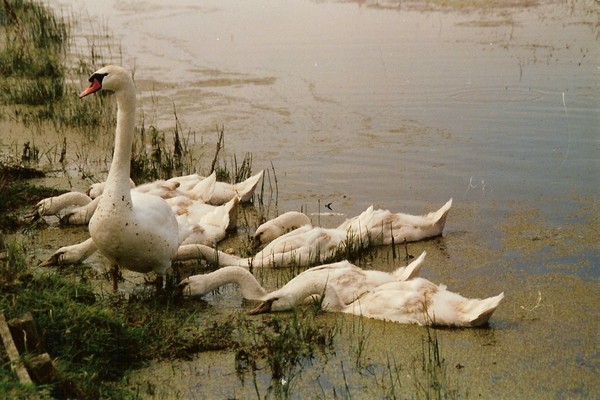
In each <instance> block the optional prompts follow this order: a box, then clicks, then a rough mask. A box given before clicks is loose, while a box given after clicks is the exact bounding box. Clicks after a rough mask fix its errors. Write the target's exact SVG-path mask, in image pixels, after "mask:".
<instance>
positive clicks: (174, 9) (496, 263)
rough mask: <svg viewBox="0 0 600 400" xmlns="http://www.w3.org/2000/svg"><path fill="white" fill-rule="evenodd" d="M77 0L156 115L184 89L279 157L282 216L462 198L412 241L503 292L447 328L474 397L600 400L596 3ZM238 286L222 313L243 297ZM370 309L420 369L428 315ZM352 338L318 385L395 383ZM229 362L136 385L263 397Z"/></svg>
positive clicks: (209, 136)
mask: <svg viewBox="0 0 600 400" xmlns="http://www.w3.org/2000/svg"><path fill="white" fill-rule="evenodd" d="M62 3H63V4H65V5H67V6H71V7H73V8H76V9H77V10H80V9H81V10H82V12H83V14H89V16H90V17H91V18H92V20H94V21H96V22H98V23H100V24H102V25H106V26H107V28H108V29H109V30H110V31H112V33H113V34H114V35H115V36H116V38H117V39H118V40H119V41H120V43H121V46H122V59H123V63H124V64H125V65H128V66H130V67H132V66H135V71H136V72H135V78H136V82H137V85H138V89H139V90H140V95H141V97H142V101H141V107H142V108H143V109H144V112H146V113H147V114H148V115H153V116H154V117H153V118H154V121H153V123H155V124H157V125H158V126H160V127H164V128H170V127H171V126H172V123H173V115H172V110H173V105H174V104H175V106H176V108H177V113H178V118H179V120H180V122H181V123H182V124H183V126H184V129H192V130H194V131H197V132H200V133H201V137H202V140H206V141H211V140H213V137H214V136H213V135H214V134H213V132H214V126H215V125H217V124H219V125H221V124H222V125H224V127H225V132H226V146H227V147H226V150H227V151H228V152H229V153H236V154H238V155H240V154H243V153H245V152H250V153H252V154H253V160H254V169H255V170H257V169H260V168H270V166H271V163H273V165H274V167H275V170H276V172H277V176H278V187H279V199H278V200H279V202H278V205H279V209H280V211H287V210H292V209H299V208H300V207H305V208H306V209H308V210H309V211H311V212H318V211H319V210H318V208H319V204H320V205H321V208H322V207H323V205H324V204H326V203H332V208H333V210H334V211H335V212H337V213H339V214H341V215H340V216H339V217H338V219H341V218H344V217H345V216H352V215H356V214H358V213H359V212H361V211H362V210H364V209H365V208H366V207H367V206H368V205H370V204H375V205H376V206H378V207H383V208H389V209H391V210H395V211H405V212H411V213H421V212H425V211H429V210H431V209H434V208H437V207H439V206H440V205H442V204H443V203H444V202H445V201H446V200H447V199H448V198H450V197H452V198H454V207H453V211H452V212H451V214H450V218H449V220H448V224H447V228H446V231H445V235H444V237H443V238H440V239H436V240H433V241H428V242H425V243H419V244H415V245H411V246H410V247H409V249H410V252H411V253H412V254H415V255H416V254H419V253H420V251H421V250H424V249H425V250H427V251H428V254H429V255H428V261H427V267H426V269H425V270H424V271H423V275H424V276H426V277H428V278H430V279H432V280H434V281H436V282H444V283H446V284H447V285H448V286H449V287H450V288H451V289H453V290H456V291H459V292H461V293H462V294H464V295H466V296H471V297H484V296H489V295H495V294H497V293H499V292H501V291H504V292H505V294H506V298H505V300H504V302H503V303H502V305H501V306H500V308H499V309H498V311H497V312H496V313H495V314H494V317H493V318H492V321H491V328H490V329H486V330H475V331H440V332H439V335H440V337H441V341H442V346H443V347H442V349H443V352H444V356H445V357H446V358H447V359H448V360H449V362H450V364H449V365H450V366H451V370H452V371H451V374H452V377H453V379H456V381H457V382H458V385H459V387H460V388H461V390H462V391H466V392H468V395H469V397H479V396H482V397H484V398H492V397H494V398H518V397H528V398H564V397H567V398H593V397H599V396H600V387H599V384H598V383H597V379H596V378H597V373H598V367H599V366H600V362H599V359H600V353H599V338H598V326H599V325H598V323H599V319H600V318H599V315H598V307H597V304H598V301H599V300H600V286H599V282H598V277H599V276H600V252H599V250H598V244H597V240H598V239H597V238H598V236H599V233H600V232H599V229H598V226H599V225H598V223H599V222H600V221H599V215H600V214H599V210H598V200H597V199H598V198H599V196H598V195H599V193H598V188H599V184H600V176H599V171H600V161H599V160H600V157H598V154H599V150H600V143H599V138H600V134H599V133H600V132H599V126H600V112H599V110H598V108H599V107H598V106H599V104H600V103H599V101H600V89H599V87H598V82H599V77H600V70H599V65H600V62H599V61H600V60H599V54H598V45H597V39H598V32H599V26H598V17H597V3H594V2H592V1H572V2H571V1H567V2H552V1H550V2H543V3H544V4H541V5H538V4H534V3H533V2H527V4H524V5H523V6H520V5H519V4H518V2H510V4H512V5H513V6H510V7H505V6H503V5H504V3H503V2H495V4H499V5H500V6H499V7H488V6H485V7H483V8H468V7H466V6H465V7H460V6H459V7H455V8H450V9H443V10H435V9H430V8H431V7H429V6H424V5H423V4H421V3H417V2H401V3H400V4H401V5H400V6H393V5H391V6H390V5H389V3H388V2H386V3H384V4H383V6H378V7H372V6H369V4H371V2H366V3H365V2H358V3H355V2H334V1H325V2H314V1H309V0H296V1H288V2H276V1H257V0H252V1H244V2H235V1H205V2H201V3H199V2H197V1H193V0H177V1H172V2H170V3H168V4H167V3H165V2H162V1H158V0H148V1H142V2H121V1H105V2H97V1H73V2H70V1H63V2H62ZM461 4H462V3H461ZM82 29H85V27H82ZM336 222H338V221H337V220H336V218H329V219H327V218H325V217H323V219H322V220H321V223H322V224H324V225H333V224H334V223H336ZM48 251H50V250H49V249H48ZM388 260H389V259H388ZM97 262H99V263H100V262H101V260H98V261H97ZM374 267H376V268H381V269H386V268H387V269H389V268H391V266H390V264H389V262H386V261H380V262H379V263H376V265H374ZM237 298H239V293H237V292H236V291H235V290H232V291H230V292H226V293H224V294H221V295H219V296H213V297H210V298H209V299H208V300H207V301H208V307H209V308H212V309H214V311H215V312H216V313H217V312H218V313H227V312H230V310H238V311H239V310H243V309H244V308H245V305H244V304H242V303H240V302H239V301H237V300H236V299H237ZM232 312H234V311H232ZM328 318H330V319H328ZM337 318H340V317H336V316H331V317H327V318H325V321H324V323H329V322H331V321H332V320H333V321H334V322H335V321H336V319H337ZM365 324H366V326H367V329H368V330H369V331H370V332H371V335H370V336H369V337H370V339H369V344H368V347H367V348H368V349H369V358H370V359H372V361H373V363H374V364H375V365H378V366H382V365H385V363H386V356H387V355H389V353H390V349H394V350H393V351H392V353H393V354H394V357H396V358H397V359H398V360H399V362H400V363H402V364H403V365H405V366H406V365H410V364H411V360H412V357H414V355H415V354H416V350H418V349H419V348H420V340H421V337H422V335H423V333H424V332H423V330H422V329H421V328H418V327H404V326H390V324H383V323H379V322H370V321H367V322H365ZM341 337H344V336H343V335H342V336H341ZM346 339H348V340H347V341H343V340H342V341H341V343H338V344H337V345H336V346H338V348H337V350H336V354H337V356H336V357H337V358H333V359H326V360H320V361H319V362H315V363H314V364H313V365H307V366H306V369H305V373H304V374H303V377H302V378H301V379H300V380H299V381H297V382H296V384H297V388H298V393H302V395H299V396H300V397H299V398H305V397H306V396H307V395H308V396H309V397H315V396H318V395H320V394H322V392H321V389H315V388H314V386H315V379H317V380H318V382H319V385H321V386H322V387H323V388H324V389H322V390H323V391H324V393H326V394H327V396H324V397H329V396H332V395H333V389H336V393H338V394H339V393H343V391H344V388H345V387H346V386H345V385H346V384H347V383H348V382H344V378H343V377H342V375H344V374H342V373H341V368H340V367H341V365H342V364H343V365H344V366H346V367H347V369H346V370H344V373H345V376H346V378H347V379H349V383H348V385H349V393H350V396H351V397H352V398H372V397H373V396H375V397H378V395H376V394H373V393H374V392H373V391H372V389H373V385H374V382H375V381H376V379H375V378H373V376H372V375H369V374H368V373H365V372H364V371H363V372H361V371H358V370H353V369H352V367H351V366H352V363H353V361H352V357H353V355H352V354H351V352H350V351H349V350H348V348H350V347H351V343H350V344H349V340H350V339H349V338H347V337H346ZM399 343H402V344H401V345H400V344H399ZM415 349H416V350H415ZM344 360H345V361H344ZM232 364H233V361H232V357H231V355H224V354H220V353H219V354H214V353H208V354H201V355H199V356H198V357H197V358H196V359H195V360H194V361H193V362H184V363H182V362H177V363H175V364H172V363H170V362H166V363H163V364H157V365H154V366H151V367H150V368H148V369H146V370H143V371H140V372H139V373H136V375H135V376H133V377H132V382H133V383H132V385H134V386H135V385H140V387H142V388H144V387H146V386H151V385H154V384H155V385H156V387H155V388H154V389H153V390H148V392H152V391H154V392H155V393H156V396H157V397H161V398H171V397H174V396H175V395H174V394H178V396H179V397H182V398H211V397H216V398H227V397H228V398H232V397H234V396H238V397H240V398H246V397H249V396H252V397H253V396H254V393H255V392H254V388H253V387H252V386H251V385H248V384H246V386H243V385H241V383H240V382H239V380H238V379H237V378H236V376H235V374H234V372H233V365H232ZM455 366H459V367H458V368H455ZM405 368H406V369H408V370H407V371H404V373H406V375H407V376H403V378H406V379H407V380H409V381H410V367H405ZM148 382H150V383H148ZM263 383H264V382H263ZM144 385H146V386H144ZM407 385H408V388H405V389H406V390H407V392H406V393H408V394H409V395H410V393H411V388H414V387H413V386H412V384H407Z"/></svg>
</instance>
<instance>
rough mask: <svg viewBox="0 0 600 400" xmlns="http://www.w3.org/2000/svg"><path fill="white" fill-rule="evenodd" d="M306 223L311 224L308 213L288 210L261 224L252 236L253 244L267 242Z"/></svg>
mask: <svg viewBox="0 0 600 400" xmlns="http://www.w3.org/2000/svg"><path fill="white" fill-rule="evenodd" d="M304 225H311V221H310V218H308V217H307V216H306V214H303V213H301V212H297V211H288V212H286V213H284V214H281V215H280V216H279V217H277V218H274V219H272V220H270V221H267V222H265V223H264V224H262V225H261V226H259V227H258V228H257V229H256V232H255V233H254V236H253V237H252V241H253V244H254V246H255V247H258V246H260V245H262V244H267V243H269V242H272V241H273V240H275V239H277V238H278V237H279V236H282V235H284V234H285V233H287V232H290V231H292V230H294V229H297V228H300V227H301V226H304Z"/></svg>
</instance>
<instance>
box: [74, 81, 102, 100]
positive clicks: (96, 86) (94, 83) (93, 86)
mask: <svg viewBox="0 0 600 400" xmlns="http://www.w3.org/2000/svg"><path fill="white" fill-rule="evenodd" d="M100 89H102V84H101V83H100V81H99V80H98V79H96V78H94V79H92V81H91V82H90V86H88V88H87V89H85V90H84V91H83V92H81V94H80V95H79V98H80V99H83V98H84V97H85V96H87V95H89V94H92V93H95V92H97V91H98V90H100Z"/></svg>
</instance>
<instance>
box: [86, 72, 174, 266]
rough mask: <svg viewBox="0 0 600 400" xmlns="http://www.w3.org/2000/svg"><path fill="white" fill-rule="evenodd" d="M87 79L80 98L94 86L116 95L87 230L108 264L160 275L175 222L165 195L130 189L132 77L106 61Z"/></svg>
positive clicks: (171, 254)
mask: <svg viewBox="0 0 600 400" xmlns="http://www.w3.org/2000/svg"><path fill="white" fill-rule="evenodd" d="M89 82H90V85H89V87H88V88H87V89H86V90H84V91H83V92H82V93H81V94H80V95H79V97H80V98H83V97H85V96H88V95H90V94H92V93H95V92H97V91H98V90H109V91H113V92H114V94H115V96H116V98H117V128H116V132H115V148H114V153H113V159H112V163H111V166H110V170H109V172H108V177H107V179H106V186H105V188H104V193H103V195H102V199H101V200H100V202H99V203H98V207H97V208H96V211H95V212H94V215H93V217H92V219H91V220H90V223H89V231H90V236H91V238H92V240H93V241H94V244H95V245H96V247H97V248H98V250H99V251H100V252H101V253H102V254H103V255H104V256H105V257H106V258H108V259H109V260H110V261H111V262H112V263H113V265H119V266H121V267H123V268H127V269H130V270H132V271H136V272H143V273H146V272H150V271H154V272H156V273H157V274H158V275H159V276H163V275H164V274H165V272H166V270H167V268H169V266H170V265H171V259H173V257H174V256H175V254H176V252H177V248H178V246H179V235H178V226H177V220H176V219H175V215H174V214H173V211H172V210H171V207H169V205H168V204H167V203H166V202H165V200H163V199H162V198H160V197H157V196H152V195H148V194H145V193H138V192H132V191H131V190H130V181H129V173H130V164H131V146H132V142H133V135H134V133H135V111H136V92H135V86H134V83H133V79H132V78H131V75H130V74H129V73H128V72H127V71H126V70H125V69H124V68H121V67H118V66H114V65H110V66H106V67H104V68H101V69H99V70H98V71H96V72H95V73H94V74H93V75H92V76H91V77H90V79H89Z"/></svg>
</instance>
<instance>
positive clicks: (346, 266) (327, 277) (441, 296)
mask: <svg viewBox="0 0 600 400" xmlns="http://www.w3.org/2000/svg"><path fill="white" fill-rule="evenodd" d="M424 258H425V252H424V253H423V254H421V256H420V257H419V258H418V259H416V260H415V261H413V262H412V263H410V264H409V265H408V266H407V267H403V268H399V269H397V270H396V271H394V272H392V273H386V272H382V271H369V270H362V269H361V268H359V267H357V266H355V265H353V264H351V263H349V262H348V261H341V262H338V263H334V264H327V265H321V266H318V267H313V268H310V269H308V270H306V271H304V272H302V273H300V274H299V275H297V276H296V277H295V278H293V279H292V280H290V281H289V282H288V283H287V284H285V285H284V286H283V287H282V288H280V289H278V290H275V291H273V292H270V293H267V291H266V290H265V289H264V288H263V287H262V286H261V285H260V284H259V283H258V281H257V280H256V279H255V278H254V276H253V275H252V274H251V273H250V272H249V271H248V270H246V269H244V268H241V267H236V266H229V267H223V268H221V269H219V270H217V271H215V272H212V273H209V274H205V275H195V276H191V277H189V278H187V279H184V280H183V281H181V283H180V289H181V290H182V292H183V294H185V295H188V296H201V295H204V294H206V293H209V292H211V291H213V290H215V289H217V288H218V287H220V286H223V285H226V284H230V283H234V284H237V285H239V286H240V290H241V292H242V295H243V296H244V298H246V299H249V300H256V301H260V302H261V303H260V304H259V305H258V306H257V307H256V308H254V309H253V310H252V311H251V312H250V313H251V314H258V313H266V312H272V311H285V310H290V309H292V308H294V307H296V306H297V305H299V304H303V303H306V302H307V301H320V303H321V307H322V308H323V309H324V310H327V311H332V312H343V313H348V314H354V315H358V316H363V317H367V318H374V319H381V320H386V321H392V322H397V323H413V324H419V325H436V326H452V327H477V326H482V325H485V324H487V323H488V321H489V318H490V317H491V315H492V314H493V313H494V311H495V310H496V308H497V307H498V305H499V303H500V301H501V300H502V299H503V298H504V293H500V294H499V295H497V296H495V297H490V298H487V299H483V300H480V299H467V298H465V297H463V296H461V295H459V294H457V293H453V292H450V291H448V290H447V288H446V286H445V285H436V284H434V283H432V282H430V281H428V280H427V279H424V278H420V277H417V276H416V275H417V274H418V272H419V270H420V268H421V266H422V264H423V260H424Z"/></svg>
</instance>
